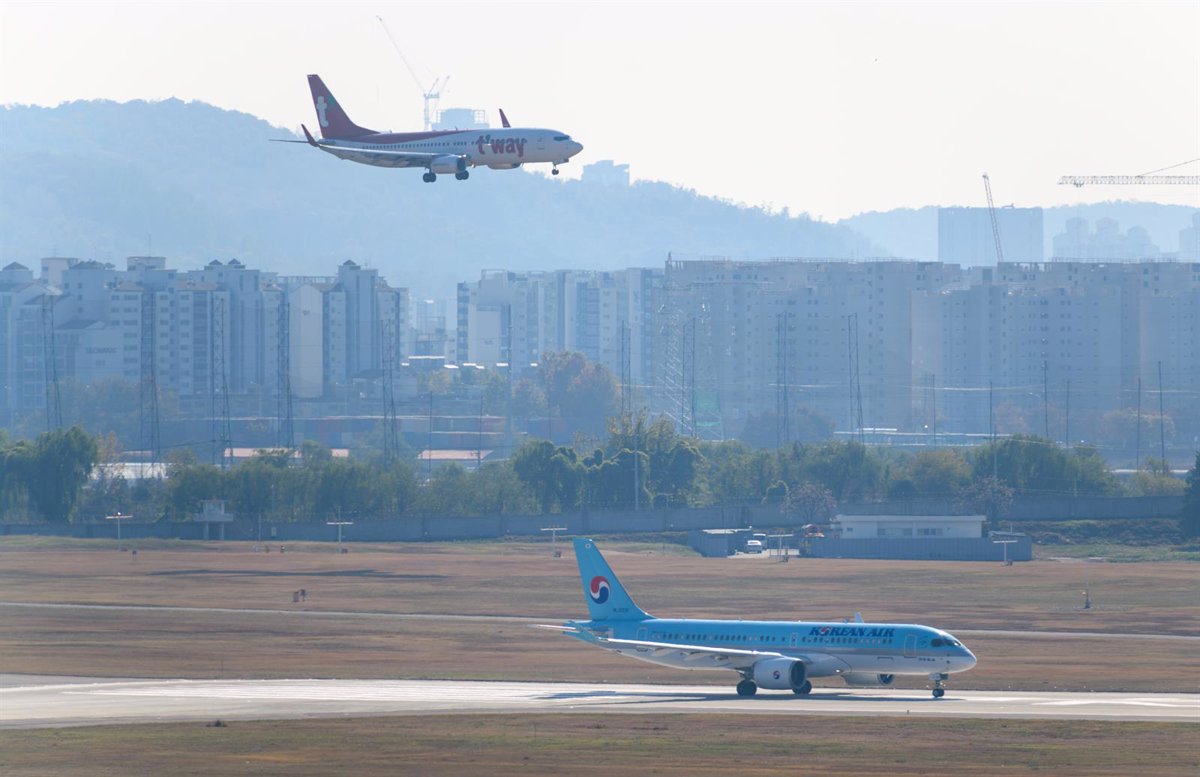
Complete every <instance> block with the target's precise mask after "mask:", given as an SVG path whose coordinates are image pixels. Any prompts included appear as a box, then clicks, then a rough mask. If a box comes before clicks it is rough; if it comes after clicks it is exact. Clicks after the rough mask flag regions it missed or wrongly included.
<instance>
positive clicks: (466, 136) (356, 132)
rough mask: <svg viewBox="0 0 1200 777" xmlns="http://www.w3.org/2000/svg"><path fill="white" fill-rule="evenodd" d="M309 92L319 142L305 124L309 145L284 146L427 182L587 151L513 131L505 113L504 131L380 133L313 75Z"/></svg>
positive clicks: (556, 138) (556, 137)
mask: <svg viewBox="0 0 1200 777" xmlns="http://www.w3.org/2000/svg"><path fill="white" fill-rule="evenodd" d="M308 87H309V90H310V91H311V92H312V99H313V107H314V108H316V111H317V126H318V127H319V128H320V132H321V139H320V140H317V139H315V138H314V137H313V136H312V133H310V132H309V131H308V127H305V126H304V125H303V124H301V125H300V128H301V129H302V130H304V137H305V140H303V141H299V140H295V141H284V142H292V143H308V144H309V145H310V146H313V147H315V148H319V149H321V150H322V151H325V152H326V153H329V154H333V155H334V156H336V157H338V158H340V159H348V160H350V161H351V162H359V163H361V164H364V165H375V166H377V167H416V168H423V169H424V170H425V175H424V176H423V179H424V181H425V182H426V183H433V182H434V181H436V180H437V177H438V175H440V174H446V175H449V174H451V173H453V174H454V177H455V178H457V179H458V180H460V181H465V180H467V178H469V177H470V176H471V174H470V172H469V171H468V168H470V167H480V166H483V167H490V168H492V169H493V170H512V169H515V168H518V167H520V166H521V165H525V164H531V163H548V164H551V165H553V169H552V171H551V172H553V173H554V174H555V175H558V166H559V165H561V164H566V163H567V162H569V161H570V160H571V157H573V156H575V155H576V154H578V153H579V152H580V151H582V150H583V145H582V144H580V143H579V142H577V141H575V140H573V139H572V138H571V136H570V135H568V134H566V133H565V132H560V131H558V130H552V129H536V128H531V127H512V126H510V125H509V122H508V117H507V116H505V115H504V111H501V112H500V116H501V119H502V121H503V124H504V126H503V127H501V128H500V129H491V130H485V131H480V130H437V131H433V132H377V131H375V130H370V129H365V128H363V127H360V126H358V125H357V124H355V123H354V122H352V121H350V117H349V116H347V115H346V112H345V111H344V110H343V109H342V106H341V105H340V104H338V101H337V100H336V99H335V98H334V96H333V93H332V92H330V91H329V88H328V87H326V86H325V84H324V82H323V81H321V77H320V76H316V75H310V76H309V77H308Z"/></svg>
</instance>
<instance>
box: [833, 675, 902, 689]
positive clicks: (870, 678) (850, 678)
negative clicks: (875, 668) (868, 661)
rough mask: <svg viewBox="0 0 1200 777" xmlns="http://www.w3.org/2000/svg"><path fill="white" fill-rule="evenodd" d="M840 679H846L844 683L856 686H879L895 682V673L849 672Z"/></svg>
mask: <svg viewBox="0 0 1200 777" xmlns="http://www.w3.org/2000/svg"><path fill="white" fill-rule="evenodd" d="M842 679H843V680H845V681H846V685H851V686H855V687H857V688H879V687H880V686H884V685H891V684H892V683H894V682H896V675H894V674H870V673H868V672H851V673H850V674H844V675H842Z"/></svg>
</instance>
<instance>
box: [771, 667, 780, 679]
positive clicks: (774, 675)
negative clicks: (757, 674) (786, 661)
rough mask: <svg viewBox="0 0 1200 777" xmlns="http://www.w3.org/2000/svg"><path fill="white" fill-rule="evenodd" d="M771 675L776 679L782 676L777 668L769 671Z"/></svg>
mask: <svg viewBox="0 0 1200 777" xmlns="http://www.w3.org/2000/svg"><path fill="white" fill-rule="evenodd" d="M771 676H772V677H774V678H775V679H776V680H778V679H779V678H781V677H783V675H781V674H780V673H779V670H778V669H776V670H775V671H773V672H771Z"/></svg>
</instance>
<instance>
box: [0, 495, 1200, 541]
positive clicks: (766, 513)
mask: <svg viewBox="0 0 1200 777" xmlns="http://www.w3.org/2000/svg"><path fill="white" fill-rule="evenodd" d="M1182 509H1183V498H1182V497H1161V496H1158V497H1118V498H1108V497H1024V498H1018V499H1016V500H1015V501H1014V502H1013V504H1012V506H1011V507H1010V508H1009V509H1008V510H1006V511H1004V512H1003V513H1002V514H1001V515H1000V516H999V517H998V520H999V521H1002V522H1005V523H1007V522H1010V521H1011V522H1013V523H1017V524H1019V523H1020V522H1022V521H1066V520H1079V519H1093V520H1119V519H1127V520H1128V519H1144V518H1169V517H1174V516H1177V515H1179V514H1180V513H1181V512H1182ZM837 512H838V513H841V514H844V515H956V514H961V513H962V509H961V508H960V507H959V506H958V505H956V504H955V502H954V501H953V500H950V499H911V500H897V501H889V502H874V503H858V504H844V505H841V506H839V507H838V508H837ZM808 522H809V521H808V519H802V518H799V517H796V516H788V515H784V514H782V513H781V512H780V510H779V508H778V507H777V506H775V505H764V504H753V505H740V506H733V507H725V506H714V507H690V508H689V507H678V508H658V507H656V508H647V509H643V510H637V511H635V510H609V511H594V510H593V511H580V512H573V513H561V514H552V515H490V516H480V517H466V518H463V517H442V516H406V517H401V518H388V519H378V520H376V519H369V518H367V519H359V520H356V521H355V522H354V524H353V525H351V526H344V527H343V530H342V537H343V539H344V540H345V541H347V542H422V541H447V540H476V539H495V538H499V537H536V536H544V535H545V534H546V532H544V531H543V529H546V528H549V527H552V526H559V527H564V532H563V533H564V534H567V535H580V534H638V533H662V532H686V531H691V530H699V529H740V528H749V527H760V528H768V527H769V528H781V529H788V528H794V527H797V526H800V525H803V524H805V523H808ZM260 531H261V539H262V540H264V541H271V542H278V541H291V542H299V541H318V542H331V541H336V540H337V537H338V530H337V527H336V526H330V525H328V524H326V523H325V522H323V521H315V522H295V523H291V522H273V521H263V522H262V523H261V524H259V523H258V522H257V521H253V520H238V521H234V522H233V523H230V524H226V525H225V526H224V537H225V539H226V540H243V541H257V540H258V539H259V538H260ZM10 534H24V535H41V536H59V537H79V538H92V537H97V538H110V539H115V538H116V536H117V527H116V525H115V522H114V521H95V522H81V523H72V524H44V523H28V524H25V523H22V524H17V523H12V524H0V535H10ZM214 535H215V531H214ZM121 536H122V537H123V538H125V539H131V540H132V539H142V538H157V539H185V540H202V539H204V538H205V531H204V524H203V523H199V522H194V521H185V522H168V521H159V522H153V523H150V522H134V521H124V522H122V525H121ZM849 541H850V540H841V542H849Z"/></svg>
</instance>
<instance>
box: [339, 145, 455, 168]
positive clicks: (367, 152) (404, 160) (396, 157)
mask: <svg viewBox="0 0 1200 777" xmlns="http://www.w3.org/2000/svg"><path fill="white" fill-rule="evenodd" d="M316 146H317V148H319V149H321V150H322V151H325V152H328V153H330V154H333V155H334V156H336V157H338V158H339V159H348V160H350V161H351V162H362V163H364V164H369V165H375V166H376V167H428V166H429V163H430V162H432V161H433V160H434V159H436V158H438V157H440V156H446V155H445V154H422V153H419V152H416V151H382V150H376V149H371V148H347V147H345V146H329V145H325V144H322V143H317V144H316Z"/></svg>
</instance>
